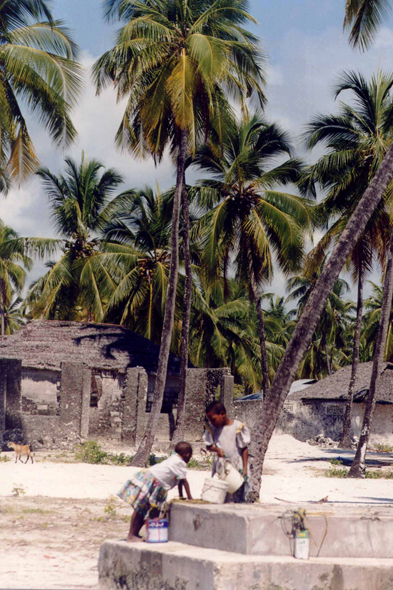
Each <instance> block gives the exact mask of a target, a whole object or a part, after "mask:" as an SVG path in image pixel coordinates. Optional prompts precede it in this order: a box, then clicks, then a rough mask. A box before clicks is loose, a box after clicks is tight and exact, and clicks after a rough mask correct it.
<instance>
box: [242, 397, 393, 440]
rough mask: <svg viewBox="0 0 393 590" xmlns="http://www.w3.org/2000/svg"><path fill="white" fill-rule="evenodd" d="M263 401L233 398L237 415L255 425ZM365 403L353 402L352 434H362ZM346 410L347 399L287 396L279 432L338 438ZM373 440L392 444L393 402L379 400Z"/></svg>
mask: <svg viewBox="0 0 393 590" xmlns="http://www.w3.org/2000/svg"><path fill="white" fill-rule="evenodd" d="M261 408H262V402H261V401H259V400H250V401H243V402H237V401H235V402H234V414H235V416H236V417H237V418H238V419H239V420H241V421H242V422H245V423H246V424H247V426H248V427H249V428H253V427H254V426H255V424H256V422H257V420H258V416H259V415H260V411H261ZM364 410H365V404H363V403H354V405H353V414H352V428H351V433H352V435H355V436H359V435H360V431H361V428H362V423H363V416H364ZM344 412H345V401H339V400H331V401H321V400H303V401H291V400H290V399H289V400H287V401H286V402H285V404H284V408H283V411H282V413H281V416H280V418H279V420H278V423H277V427H276V431H275V432H276V433H277V434H290V435H291V436H293V437H295V438H297V439H298V440H301V441H306V440H309V439H312V438H315V437H316V436H318V435H319V434H323V435H324V436H325V437H328V438H331V439H332V440H336V441H337V440H339V438H340V435H341V432H342V428H343V422H344ZM370 439H371V441H372V442H374V443H378V442H385V443H387V444H393V405H390V404H377V405H376V409H375V414H374V419H373V424H372V429H371V437H370Z"/></svg>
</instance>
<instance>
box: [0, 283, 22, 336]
mask: <svg viewBox="0 0 393 590" xmlns="http://www.w3.org/2000/svg"><path fill="white" fill-rule="evenodd" d="M11 295H12V299H11V303H10V305H9V306H8V308H6V310H5V318H4V319H5V335H6V336H10V335H11V334H14V333H15V332H17V331H18V330H20V328H22V326H24V325H25V323H26V321H27V318H26V316H25V315H24V313H23V309H22V302H23V299H22V298H21V297H16V296H15V293H11Z"/></svg>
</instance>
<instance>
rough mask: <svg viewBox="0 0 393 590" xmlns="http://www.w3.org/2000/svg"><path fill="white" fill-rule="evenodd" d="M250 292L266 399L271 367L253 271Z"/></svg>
mask: <svg viewBox="0 0 393 590" xmlns="http://www.w3.org/2000/svg"><path fill="white" fill-rule="evenodd" d="M250 290H251V302H252V303H253V304H254V305H255V308H256V310H257V316H258V335H259V342H260V346H261V365H262V385H263V393H264V397H265V396H266V394H267V392H268V391H269V367H268V362H267V352H266V336H265V322H264V321H263V311H262V306H261V300H260V297H259V295H258V287H257V284H256V281H255V277H254V275H253V272H252V271H251V276H250Z"/></svg>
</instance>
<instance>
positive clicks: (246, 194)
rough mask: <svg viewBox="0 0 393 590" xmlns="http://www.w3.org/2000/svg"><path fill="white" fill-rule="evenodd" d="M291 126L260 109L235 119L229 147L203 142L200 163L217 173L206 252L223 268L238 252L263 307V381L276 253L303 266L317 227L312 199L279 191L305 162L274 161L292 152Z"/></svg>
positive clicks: (283, 264)
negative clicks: (268, 290)
mask: <svg viewBox="0 0 393 590" xmlns="http://www.w3.org/2000/svg"><path fill="white" fill-rule="evenodd" d="M290 152H291V148H290V143H289V140H288V137H287V135H286V133H285V132H283V131H282V130H281V129H280V128H279V127H278V126H277V125H275V124H270V123H268V122H267V121H265V119H264V118H263V117H262V116H261V115H259V114H254V115H253V116H252V117H251V118H245V119H243V120H240V121H239V122H237V123H234V125H233V126H232V128H231V130H230V132H228V134H227V136H226V138H225V141H224V145H223V150H221V148H220V146H217V144H216V143H215V142H214V141H210V142H208V144H207V145H206V146H203V147H201V148H200V149H199V150H198V152H197V154H196V157H195V160H194V163H195V165H196V166H198V167H199V168H201V169H202V170H203V171H205V172H209V173H210V174H213V175H214V178H213V179H211V178H209V179H206V180H203V181H200V182H199V188H200V192H199V198H200V202H201V204H203V205H204V206H205V207H207V208H208V209H211V211H209V212H208V213H207V214H206V216H205V219H204V224H205V226H206V236H207V237H206V239H205V255H206V262H207V265H208V266H210V267H211V268H212V269H218V268H222V269H223V272H224V276H225V275H226V273H227V270H228V267H229V263H230V261H231V260H233V262H234V265H235V268H236V273H237V277H238V279H239V280H240V281H241V282H242V283H243V284H245V285H247V288H248V290H249V294H250V298H251V300H252V301H253V303H254V304H255V305H256V308H257V311H258V324H259V330H260V340H261V356H262V367H263V371H262V372H263V375H264V388H265V390H267V388H268V366H267V357H266V351H265V344H264V342H265V336H264V326H263V317H262V309H261V306H260V303H259V299H260V295H259V289H260V287H261V286H262V284H263V283H264V282H268V281H270V279H271V277H272V275H273V260H274V259H275V260H276V261H277V263H278V265H279V267H280V268H281V269H282V270H283V271H284V272H285V273H287V272H290V271H294V270H296V269H297V268H299V265H300V264H301V261H302V257H303V247H304V239H305V234H304V230H305V229H310V228H311V224H312V215H311V211H310V206H309V202H308V201H307V200H306V199H303V198H302V197H299V196H296V195H294V194H289V193H286V192H282V191H278V190H277V187H278V186H280V185H281V186H285V185H287V184H288V183H290V182H291V181H292V182H295V181H296V180H297V179H298V178H299V173H300V171H301V163H300V162H299V161H298V160H296V159H292V158H289V159H288V160H286V161H285V162H283V163H282V164H280V165H277V166H275V167H274V166H272V162H274V158H275V157H277V156H283V155H288V154H289V153H290Z"/></svg>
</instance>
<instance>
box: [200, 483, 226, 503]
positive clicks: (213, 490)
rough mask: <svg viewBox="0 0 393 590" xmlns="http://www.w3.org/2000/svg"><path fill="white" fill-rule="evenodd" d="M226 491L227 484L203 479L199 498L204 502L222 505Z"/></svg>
mask: <svg viewBox="0 0 393 590" xmlns="http://www.w3.org/2000/svg"><path fill="white" fill-rule="evenodd" d="M227 491H228V484H227V483H226V482H225V481H220V480H219V479H213V478H208V479H205V483H204V485H203V490H202V496H201V498H202V500H204V501H205V502H211V503H212V504H224V502H225V496H226V495H227Z"/></svg>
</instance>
